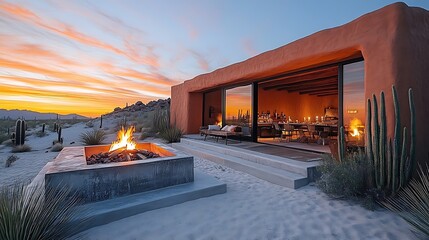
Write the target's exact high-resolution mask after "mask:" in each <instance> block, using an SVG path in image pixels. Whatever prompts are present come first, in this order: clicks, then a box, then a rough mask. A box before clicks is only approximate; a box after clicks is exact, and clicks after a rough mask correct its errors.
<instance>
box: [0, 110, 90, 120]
mask: <svg viewBox="0 0 429 240" xmlns="http://www.w3.org/2000/svg"><path fill="white" fill-rule="evenodd" d="M58 117H59V118H60V119H88V118H87V117H85V116H82V115H78V114H67V115H62V114H59V115H58ZM5 118H10V119H13V120H15V119H18V118H24V119H27V120H34V119H37V120H42V119H56V118H57V114H56V113H40V112H35V111H29V110H18V109H13V110H6V109H0V119H5Z"/></svg>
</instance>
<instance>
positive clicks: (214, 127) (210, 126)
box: [208, 125, 220, 131]
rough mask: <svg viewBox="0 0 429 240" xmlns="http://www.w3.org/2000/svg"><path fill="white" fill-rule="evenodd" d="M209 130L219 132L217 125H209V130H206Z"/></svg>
mask: <svg viewBox="0 0 429 240" xmlns="http://www.w3.org/2000/svg"><path fill="white" fill-rule="evenodd" d="M208 129H209V130H216V131H219V130H220V127H219V126H218V125H209V128H208Z"/></svg>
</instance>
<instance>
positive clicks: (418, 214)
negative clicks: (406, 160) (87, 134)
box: [382, 165, 429, 239]
mask: <svg viewBox="0 0 429 240" xmlns="http://www.w3.org/2000/svg"><path fill="white" fill-rule="evenodd" d="M382 204H383V205H384V206H385V207H387V208H388V209H390V210H392V211H394V212H397V213H398V214H399V215H400V216H401V217H402V218H403V219H404V220H405V221H407V222H408V223H409V224H411V225H412V226H413V227H414V228H415V229H416V230H417V231H418V232H420V233H421V235H420V236H421V237H423V236H422V235H425V236H426V238H425V239H427V238H429V168H428V165H426V171H425V170H423V169H422V167H420V171H418V178H417V179H412V180H411V181H410V183H409V185H408V186H407V187H406V188H404V189H403V191H400V192H399V193H398V196H397V198H393V197H392V198H389V199H387V200H386V202H382ZM423 238H424V237H423Z"/></svg>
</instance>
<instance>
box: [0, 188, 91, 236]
mask: <svg viewBox="0 0 429 240" xmlns="http://www.w3.org/2000/svg"><path fill="white" fill-rule="evenodd" d="M77 204H78V200H77V198H76V197H70V192H68V191H65V190H64V189H60V190H54V189H46V190H45V189H44V188H43V187H41V186H36V187H26V186H24V185H22V184H15V185H12V186H9V187H3V188H2V189H0V239H3V240H15V239H25V240H32V239H56V240H58V239H66V238H68V237H71V236H73V235H74V234H76V233H77V232H78V231H79V230H80V227H81V226H82V225H83V224H84V221H80V222H78V223H76V222H73V224H71V222H72V221H73V220H75V219H76V218H77V216H78V214H80V213H79V211H76V210H75V206H76V205H77Z"/></svg>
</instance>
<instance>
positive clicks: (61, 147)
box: [51, 143, 64, 152]
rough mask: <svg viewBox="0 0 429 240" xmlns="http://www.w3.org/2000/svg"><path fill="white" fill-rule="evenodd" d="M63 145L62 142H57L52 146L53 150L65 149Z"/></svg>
mask: <svg viewBox="0 0 429 240" xmlns="http://www.w3.org/2000/svg"><path fill="white" fill-rule="evenodd" d="M63 148H64V147H63V145H62V144H61V143H55V145H54V146H52V148H51V152H59V151H61V150H63Z"/></svg>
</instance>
